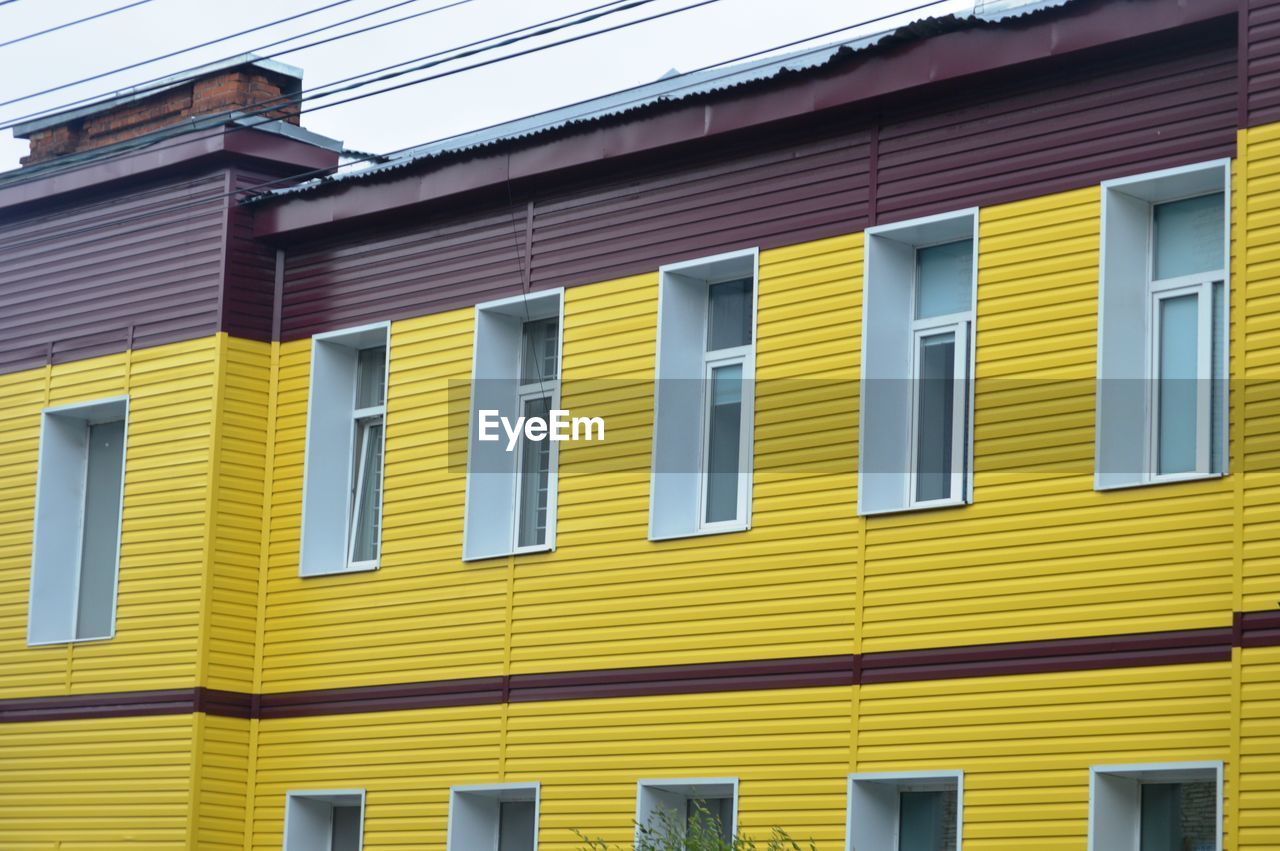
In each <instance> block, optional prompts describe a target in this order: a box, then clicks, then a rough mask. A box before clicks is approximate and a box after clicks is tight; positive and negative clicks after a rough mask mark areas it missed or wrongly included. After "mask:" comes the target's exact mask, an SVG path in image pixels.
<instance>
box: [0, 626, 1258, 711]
mask: <svg viewBox="0 0 1280 851" xmlns="http://www.w3.org/2000/svg"><path fill="white" fill-rule="evenodd" d="M1233 646H1236V647H1280V612H1237V613H1236V614H1235V616H1234V618H1233V623H1232V626H1225V627H1213V628H1209V629H1188V630H1173V631H1167V632H1148V633H1136V634H1132V635H1105V636H1095V637H1089V638H1057V639H1047V640H1044V641H1022V642H1011V643H1004V644H980V645H973V646H969V647H943V648H931V649H924V650H901V651H887V652H878V653H864V654H862V655H861V656H855V655H852V654H849V655H835V656H813V657H808V658H798V659H761V660H756V661H748V662H711V663H698V664H692V665H663V666H656V667H648V668H615V669H612V670H601V671H570V672H565V673H546V674H515V675H512V676H509V677H503V676H496V677H476V678H471V679H459V680H438V681H434V682H419V683H398V684H391V685H376V686H351V687H348V688H331V689H310V690H306V691H293V692H280V693H269V694H244V693H241V692H231V691H221V690H218V689H207V688H191V689H159V690H155V691H131V692H116V693H111V694H87V695H58V696H53V697H22V698H10V699H6V700H0V723H4V722H17V721H63V720H71V719H83V718H119V717H126V716H145V715H182V714H189V713H192V712H204V713H206V714H209V715H221V716H224V717H229V718H298V717H304V716H312V715H345V714H350V713H363V712H390V711H394V710H402V709H432V708H439V707H448V706H491V705H499V704H502V703H505V702H511V703H528V702H531V701H541V700H584V699H592V698H613V697H647V696H654V695H670V694H704V693H716V692H729V691H753V690H766V689H792V688H822V687H827V686H847V685H855V684H862V685H872V684H876V683H897V682H923V681H927V680H940V679H961V678H967V677H993V676H1007V675H1012V674H1049V673H1060V672H1063V671H1087V670H1102V669H1107V668H1139V667H1149V666H1154V665H1190V664H1197V663H1203V662H1227V661H1230V660H1231V648H1232V647H1233Z"/></svg>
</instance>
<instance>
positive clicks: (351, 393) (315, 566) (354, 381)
mask: <svg viewBox="0 0 1280 851" xmlns="http://www.w3.org/2000/svg"><path fill="white" fill-rule="evenodd" d="M379 337H380V340H379ZM327 345H333V346H340V347H343V348H348V349H351V350H352V352H353V353H355V357H356V363H358V357H359V355H358V353H359V352H360V351H361V350H363V349H370V348H378V347H381V346H385V347H386V352H387V354H386V362H385V364H384V366H383V388H384V390H383V403H382V404H381V405H376V406H372V407H367V408H357V407H356V392H357V385H358V383H359V376H358V369H357V368H355V367H353V370H354V372H353V375H352V378H351V386H350V388H341V392H338V393H337V394H335V395H336V397H341V399H342V401H341V402H338V404H340V405H342V406H343V407H341V409H340V410H337V411H334V410H328V409H326V410H324V411H321V410H320V406H321V405H322V404H325V403H321V402H318V401H317V399H318V397H319V396H320V395H321V394H320V392H319V388H318V387H317V383H318V381H321V380H323V381H329V380H331V379H330V378H329V377H328V376H325V377H323V378H321V377H320V376H318V375H317V372H318V363H319V360H318V357H317V354H318V352H319V350H320V347H321V346H327ZM390 373H391V323H390V322H375V323H372V324H369V325H361V326H358V327H355V328H344V329H342V330H340V331H327V332H324V333H321V334H316V335H314V336H313V337H312V338H311V377H310V381H309V385H308V393H307V430H306V448H305V450H304V456H303V467H302V522H301V531H300V539H301V547H300V553H299V562H298V575H299V576H302V577H304V578H306V577H311V576H329V575H334V574H344V573H360V572H365V571H370V570H377V569H378V568H379V567H380V566H381V564H382V529H383V519H384V507H385V504H386V493H385V485H386V475H387V474H386V470H387V455H386V449H387V419H388V418H387V397H388V396H389V395H390V392H391V381H390V378H391V375H390ZM326 401H331V400H326ZM318 417H325V418H326V419H327V420H332V421H333V422H334V423H337V421H338V418H341V420H342V423H343V424H345V425H343V427H344V428H346V429H347V430H348V433H349V435H350V437H349V439H348V441H347V442H346V443H345V445H346V446H347V447H348V451H347V452H346V453H345V454H346V455H347V456H348V457H347V461H346V463H345V464H344V465H343V469H345V471H346V474H345V476H344V477H343V480H344V481H345V484H344V485H343V486H342V487H341V495H338V494H337V493H336V491H337V490H338V486H337V485H336V484H334V483H333V482H328V481H326V482H324V483H323V484H321V483H320V482H319V481H318V479H317V478H316V477H318V476H321V475H323V476H326V477H328V476H332V475H334V471H335V470H337V469H338V468H337V466H335V465H334V459H333V458H332V456H331V455H330V454H329V452H328V451H327V448H326V447H321V446H318V445H317V443H316V441H317V432H318V429H319V425H318V422H317V418H318ZM375 418H380V419H381V423H382V445H381V446H380V447H379V452H380V453H381V455H382V465H381V474H382V481H381V482H379V484H378V487H377V493H378V498H379V502H380V504H379V506H378V511H377V518H378V523H377V532H376V534H377V539H378V547H377V548H378V557H377V558H375V559H367V560H361V561H356V560H355V542H356V528H355V526H356V511H357V509H358V507H359V506H358V500H359V494H360V490H361V484H362V481H361V478H362V477H363V475H364V465H363V464H362V463H361V462H362V461H363V457H362V455H361V453H362V452H363V451H365V450H366V449H368V448H369V447H368V446H367V431H365V426H364V421H369V420H372V419H375ZM326 430H327V429H326ZM362 434H364V435H365V437H364V438H363V439H362V438H361V435H362ZM318 455H325V456H326V457H323V458H320V457H316V456H318ZM322 487H323V488H326V490H325V491H324V492H323V493H322V492H320V489H321V488H322ZM339 502H340V503H341V512H342V513H341V517H342V518H343V520H342V526H343V535H342V544H341V549H340V550H339V551H338V553H336V554H335V553H333V552H332V550H331V549H330V548H329V547H327V546H322V545H321V544H319V543H318V542H317V541H316V540H315V537H314V536H315V532H314V530H315V529H316V528H320V529H324V528H325V527H326V525H327V524H326V523H325V522H319V521H318V519H317V518H316V517H315V516H313V515H314V511H315V510H316V506H317V505H321V506H322V509H323V510H325V511H326V513H327V514H334V513H336V512H335V509H336V508H338V503H339ZM325 519H326V520H328V519H329V518H325ZM330 522H332V521H330ZM309 529H310V530H312V534H311V535H308V531H309ZM335 555H336V557H335Z"/></svg>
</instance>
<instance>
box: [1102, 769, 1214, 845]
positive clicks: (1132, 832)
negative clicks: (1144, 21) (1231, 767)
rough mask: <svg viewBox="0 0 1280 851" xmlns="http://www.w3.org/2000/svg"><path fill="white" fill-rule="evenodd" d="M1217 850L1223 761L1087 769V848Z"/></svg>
mask: <svg viewBox="0 0 1280 851" xmlns="http://www.w3.org/2000/svg"><path fill="white" fill-rule="evenodd" d="M1166 849H1175V851H1221V849H1222V763H1221V762H1193V763H1181V764H1163V765H1162V764H1155V765H1101V766H1094V767H1093V768H1091V769H1090V771H1089V851H1166Z"/></svg>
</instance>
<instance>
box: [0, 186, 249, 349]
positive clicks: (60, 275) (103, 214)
mask: <svg viewBox="0 0 1280 851" xmlns="http://www.w3.org/2000/svg"><path fill="white" fill-rule="evenodd" d="M224 184H225V174H224V172H223V171H221V170H218V171H211V172H206V173H204V174H203V175H201V176H195V177H191V176H188V177H183V178H172V177H171V178H169V179H166V180H162V181H151V182H148V183H146V184H142V185H137V186H135V187H134V188H131V189H130V190H128V191H124V192H121V191H115V192H111V193H110V194H105V193H98V194H95V195H94V196H90V197H85V196H80V197H79V198H76V199H74V200H69V201H66V202H61V203H57V204H55V205H51V206H48V207H45V208H43V209H41V210H40V211H39V212H35V213H31V212H26V213H24V212H20V211H19V212H7V213H6V214H4V215H3V216H0V257H3V260H4V262H3V263H0V371H3V372H9V371H13V370H17V369H25V368H29V367H32V366H36V365H40V364H43V363H45V362H46V359H47V358H49V357H50V356H51V357H52V360H53V361H54V362H61V361H68V360H76V359H79V358H85V357H91V356H94V355H99V354H105V353H108V352H116V351H121V350H123V349H124V348H125V347H126V346H127V345H128V344H129V343H130V341H132V344H133V345H134V346H136V347H144V346H154V345H159V344H161V343H167V342H172V341H176V340H187V339H191V338H193V337H201V336H205V335H209V334H212V333H214V331H215V330H216V329H217V324H218V316H217V313H218V289H219V286H220V285H221V281H222V267H223V246H224V239H223V230H224V225H225V222H226V199H225V198H224V197H223V193H224ZM162 208H164V209H170V212H168V213H166V214H164V215H149V214H150V213H152V212H154V211H155V210H158V209H162ZM131 220H132V221H131Z"/></svg>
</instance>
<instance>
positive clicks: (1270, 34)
mask: <svg viewBox="0 0 1280 851" xmlns="http://www.w3.org/2000/svg"><path fill="white" fill-rule="evenodd" d="M1243 5H1244V6H1245V11H1244V12H1243V14H1244V15H1245V22H1244V27H1243V29H1242V34H1243V36H1244V39H1245V45H1244V47H1243V50H1242V52H1243V62H1244V77H1245V79H1244V86H1245V97H1246V101H1245V106H1246V110H1247V124H1248V126H1249V127H1257V126H1258V125H1261V124H1267V123H1269V122H1272V121H1276V120H1278V119H1280V2H1277V0H1247V2H1246V3H1245V4H1243Z"/></svg>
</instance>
